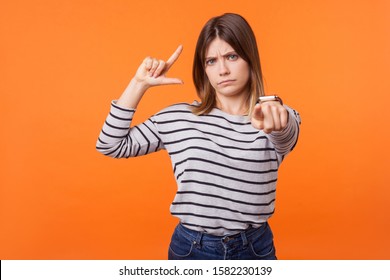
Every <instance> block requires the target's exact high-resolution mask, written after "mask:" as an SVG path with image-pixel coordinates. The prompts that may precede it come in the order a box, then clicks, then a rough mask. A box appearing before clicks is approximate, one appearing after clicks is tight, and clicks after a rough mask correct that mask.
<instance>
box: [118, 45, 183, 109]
mask: <svg viewBox="0 0 390 280" xmlns="http://www.w3.org/2000/svg"><path fill="white" fill-rule="evenodd" d="M182 50H183V46H181V45H180V46H179V47H178V48H177V49H176V51H175V52H174V53H173V54H172V55H171V57H170V58H168V60H167V61H166V62H165V61H163V60H159V59H156V58H152V57H147V58H145V59H144V61H143V62H142V64H141V65H140V66H139V67H138V70H137V72H136V74H135V76H134V78H133V79H131V81H130V83H129V85H128V86H127V88H126V89H125V91H124V92H123V93H122V95H121V97H120V98H119V99H118V100H117V105H120V106H123V107H127V108H133V109H135V108H136V107H137V106H138V103H139V102H140V100H141V98H142V96H143V95H144V93H145V92H146V91H147V89H148V88H150V87H153V86H159V85H175V84H176V85H177V84H183V81H182V80H180V79H178V78H168V77H167V76H166V74H167V72H168V70H169V69H170V68H171V67H172V65H173V64H174V63H175V62H176V60H177V59H178V58H179V56H180V54H181V51H182Z"/></svg>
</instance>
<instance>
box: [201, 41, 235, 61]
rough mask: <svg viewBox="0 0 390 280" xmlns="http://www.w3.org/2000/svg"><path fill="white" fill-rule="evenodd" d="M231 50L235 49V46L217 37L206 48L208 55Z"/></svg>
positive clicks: (221, 53)
mask: <svg viewBox="0 0 390 280" xmlns="http://www.w3.org/2000/svg"><path fill="white" fill-rule="evenodd" d="M231 51H234V49H233V47H232V46H231V45H229V43H227V42H226V41H224V40H222V39H220V38H219V37H217V38H215V39H214V40H212V41H211V42H210V44H209V46H208V47H207V48H206V57H209V56H216V55H218V54H220V55H223V54H225V53H228V52H231Z"/></svg>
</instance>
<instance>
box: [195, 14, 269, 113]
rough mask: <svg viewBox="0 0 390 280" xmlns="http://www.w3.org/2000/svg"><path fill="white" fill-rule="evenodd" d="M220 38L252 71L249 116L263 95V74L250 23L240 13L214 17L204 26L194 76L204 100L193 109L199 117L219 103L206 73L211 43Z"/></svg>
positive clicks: (196, 56)
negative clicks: (208, 50) (206, 57)
mask: <svg viewBox="0 0 390 280" xmlns="http://www.w3.org/2000/svg"><path fill="white" fill-rule="evenodd" d="M217 37H219V38H220V39H222V40H224V41H225V42H227V43H228V44H229V45H230V46H232V48H233V49H234V50H235V51H236V52H237V54H238V55H239V56H240V57H241V58H242V59H244V60H245V61H246V62H247V63H248V65H249V68H250V71H251V76H250V79H249V84H248V89H249V92H250V94H249V96H248V108H249V112H248V113H249V115H250V114H251V113H252V110H253V107H254V106H255V104H256V102H257V99H258V98H259V96H263V95H264V86H263V75H262V72H261V66H260V57H259V51H258V48H257V43H256V38H255V35H254V33H253V31H252V28H251V27H250V26H249V24H248V22H247V21H246V20H245V19H244V18H243V17H242V16H240V15H238V14H232V13H226V14H223V15H221V16H218V17H214V18H211V19H210V20H209V21H208V22H207V23H206V24H205V26H204V27H203V29H202V31H201V32H200V34H199V38H198V42H197V44H196V49H195V55H194V64H193V68H192V77H193V80H194V84H195V88H196V92H197V94H198V96H199V98H200V100H201V104H200V106H199V107H195V108H194V109H193V113H194V114H197V115H202V114H208V113H209V112H210V111H211V110H212V109H213V108H214V107H215V103H216V99H215V90H214V88H213V87H212V85H211V84H210V82H209V80H208V78H207V75H206V72H205V56H206V51H207V48H208V46H209V45H210V43H211V42H212V41H213V40H214V39H215V38H217Z"/></svg>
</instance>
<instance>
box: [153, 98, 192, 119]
mask: <svg viewBox="0 0 390 280" xmlns="http://www.w3.org/2000/svg"><path fill="white" fill-rule="evenodd" d="M196 106H199V103H198V102H197V101H194V102H192V103H185V102H183V103H176V104H173V105H170V106H168V107H166V108H164V109H162V110H161V111H159V112H158V113H156V114H155V115H154V116H153V118H167V117H168V118H171V117H179V116H180V115H186V116H190V115H194V114H193V113H192V109H193V108H194V107H196Z"/></svg>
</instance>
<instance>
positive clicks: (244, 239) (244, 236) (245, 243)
mask: <svg viewBox="0 0 390 280" xmlns="http://www.w3.org/2000/svg"><path fill="white" fill-rule="evenodd" d="M240 234H241V239H242V245H243V246H246V245H248V239H247V238H246V231H241V232H240Z"/></svg>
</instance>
